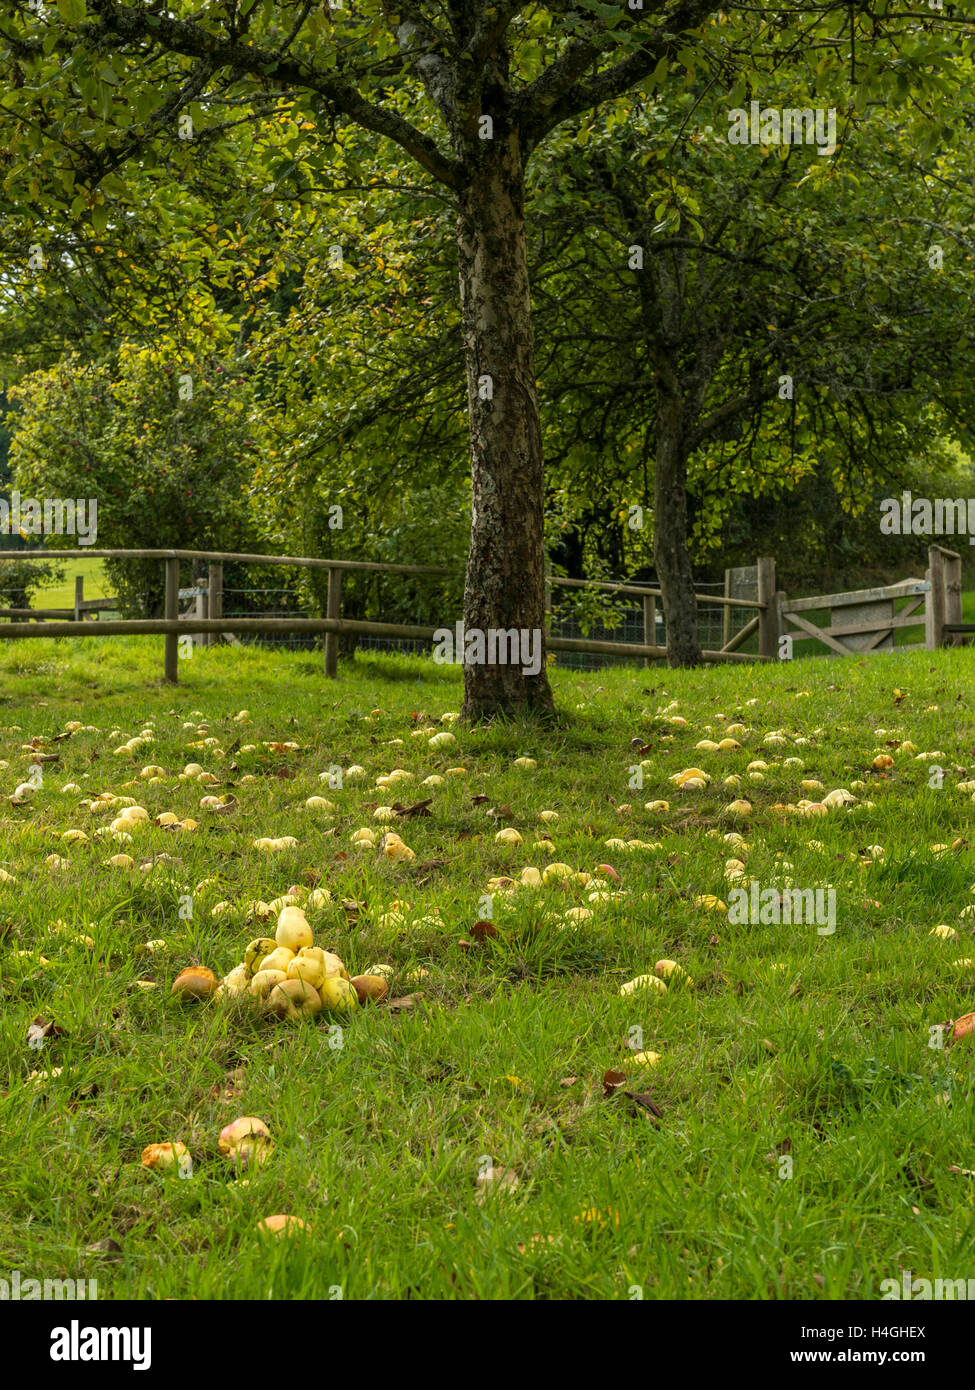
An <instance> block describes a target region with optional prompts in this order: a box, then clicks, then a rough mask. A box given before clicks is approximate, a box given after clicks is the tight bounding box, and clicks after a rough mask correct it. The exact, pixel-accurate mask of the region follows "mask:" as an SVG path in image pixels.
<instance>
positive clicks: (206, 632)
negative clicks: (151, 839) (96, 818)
mask: <svg viewBox="0 0 975 1390" xmlns="http://www.w3.org/2000/svg"><path fill="white" fill-rule="evenodd" d="M50 558H51V552H50V551H13V550H7V551H0V562H2V561H3V560H8V559H9V560H35V561H39V560H49V559H50ZM57 558H58V559H59V560H77V559H92V560H97V559H120V560H122V559H126V560H150V559H156V560H159V561H160V562H161V563H162V564H163V565H164V566H165V574H166V592H165V602H164V614H165V616H164V617H162V618H132V619H128V618H126V619H109V620H107V621H105V620H103V621H101V622H99V623H97V624H95V623H92V624H90V625H87V626H86V628H85V633H84V635H85V636H86V637H114V636H137V635H143V636H164V637H165V639H166V641H165V648H164V660H163V670H164V678H165V679H166V680H167V681H170V682H172V683H175V682H176V680H177V678H178V663H179V640H180V638H181V637H184V636H189V635H191V634H200V635H202V636H203V637H205V639H206V644H207V645H209V644H210V643H212V642H215V641H219V640H220V639H221V638H224V639H226V638H228V637H231V638H232V637H235V636H237V635H238V634H244V633H254V634H260V633H265V634H266V633H323V634H324V636H325V675H326V676H328V677H330V678H333V679H334V677H335V676H336V675H337V673H338V639H339V637H340V636H341V635H342V634H343V633H354V634H357V635H360V636H365V637H402V638H407V639H413V640H416V641H432V640H433V637H434V634H435V632H436V631H437V629H436V628H433V627H415V626H410V625H408V624H405V623H373V622H366V621H364V620H360V619H349V618H343V617H342V616H341V610H342V575H343V574H344V573H345V572H347V571H363V570H371V571H381V572H383V573H386V574H412V575H438V576H440V577H443V576H445V575H450V574H452V573H453V571H451V570H448V569H443V568H437V567H435V566H430V565H393V564H378V563H374V562H371V561H362V560H332V559H320V558H312V557H310V556H295V555H249V554H232V553H228V552H223V551H207V550H90V549H85V550H58V551H57ZM184 560H185V561H191V560H192V561H206V563H207V565H208V567H209V569H208V582H207V585H206V587H205V590H204V586H202V585H198V586H195V588H194V589H192V590H183V591H182V592H183V593H184V595H185V596H187V597H195V599H196V604H195V605H194V610H193V611H192V612H190V613H184V614H182V615H180V612H179V599H180V593H181V591H180V587H179V566H180V562H181V561H184ZM229 563H233V564H255V565H291V566H297V567H299V568H301V567H304V568H309V569H325V570H327V571H328V590H327V595H326V603H325V617H324V618H295V617H284V618H225V617H224V616H223V566H224V565H225V564H229ZM756 568H757V575H758V597H757V599H746V598H731V597H728V596H727V595H725V596H720V595H716V594H698V595H696V597H697V600H698V602H699V603H700V604H702V605H713V606H718V607H725V608H728V609H730V608H743V609H751V610H753V612H754V617H752V618H751V620H750V621H749V622H748V623H746V624H745V626H744V627H743V628H742V629H741V631H739V632H737V633H736V634H735V635H734V636H733V637H731V638H730V639H729V640H728V641H727V642H725V643H724V645H723V646H722V647H721V649H720V650H717V651H705V652H704V659H705V660H706V661H712V662H720V661H754V660H756V657H755V656H754V655H751V654H749V653H745V652H741V651H739V650H738V649H739V648H740V647H741V646H742V645H743V643H744V642H746V641H747V640H748V638H749V637H751V636H752V634H753V633H757V634H758V646H759V651H758V657H757V659H758V660H760V661H768V660H772V659H774V657H775V654H776V637H775V631H774V620H775V609H774V604H773V595H774V592H775V561H774V560H773V559H771V558H767V557H763V558H761V559H760V560H759V561H758V564H757V567H756ZM548 583H549V584H551V585H562V586H566V587H570V588H572V587H577V588H590V589H592V588H595V589H599V590H602V591H605V592H607V593H609V594H610V595H617V594H619V595H623V596H627V597H637V598H640V599H641V600H642V602H643V611H644V624H645V626H644V632H645V633H651V632H652V633H654V635H656V626H655V624H656V605H657V600H658V599H660V598H661V597H662V595H661V592H660V590H659V589H656V588H653V587H651V586H649V585H643V584H622V583H621V584H611V583H592V582H590V581H589V580H585V579H561V578H557V577H553V578H551V579H549V581H548ZM82 592H83V591H81V590H77V589H76V603H75V609H74V611H73V612H72V611H71V610H67V609H62V610H58V609H47V610H45V609H33V610H30V609H29V610H23V609H9V610H0V616H6V617H9V618H12V619H15V620H16V619H17V618H22V617H24V616H25V615H26V613H29V614H30V616H31V617H33V618H35V619H37V618H40V617H41V616H42V614H43V615H44V617H45V618H46V619H48V618H49V620H47V621H44V622H36V621H35V622H17V621H11V622H9V623H8V624H6V625H5V626H2V627H0V640H2V639H3V638H13V639H16V638H22V637H77V636H79V635H80V634H79V632H78V628H77V626H76V624H77V622H79V621H81V620H83V618H84V616H85V614H86V613H88V612H93V611H97V610H99V609H100V610H102V611H105V610H107V609H111V608H112V607H114V606H115V601H114V600H112V599H96V600H85V599H83V598H81V599H80V600H79V597H78V595H80V594H81V593H82ZM59 619H62V620H63V621H58V620H59ZM546 646H547V648H548V650H549V651H555V652H582V653H586V654H591V655H595V656H615V657H627V656H630V657H636V658H642V659H644V660H645V661H650V660H655V659H662V658H666V656H667V648H666V647H665V646H659V645H657V644H656V643H653V642H645V641H644V642H642V643H637V642H600V641H594V640H591V639H589V638H575V637H552V636H546Z"/></svg>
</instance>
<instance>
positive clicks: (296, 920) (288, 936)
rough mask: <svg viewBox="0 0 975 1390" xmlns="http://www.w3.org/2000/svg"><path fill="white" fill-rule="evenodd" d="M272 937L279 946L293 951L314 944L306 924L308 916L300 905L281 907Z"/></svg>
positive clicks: (312, 936)
mask: <svg viewBox="0 0 975 1390" xmlns="http://www.w3.org/2000/svg"><path fill="white" fill-rule="evenodd" d="M274 939H275V941H276V942H277V943H278V945H279V946H285V947H287V949H288V950H289V951H291V952H293V953H296V952H298V951H300V950H301V949H302V947H303V946H311V945H313V944H314V941H315V937H314V935H313V933H312V929H311V927H310V926H309V925H308V918H307V917H306V916H305V914H304V912H303V911H302V910H301V908H300V907H285V908H282V910H281V915H280V916H279V917H278V926H277V930H276V931H275V933H274Z"/></svg>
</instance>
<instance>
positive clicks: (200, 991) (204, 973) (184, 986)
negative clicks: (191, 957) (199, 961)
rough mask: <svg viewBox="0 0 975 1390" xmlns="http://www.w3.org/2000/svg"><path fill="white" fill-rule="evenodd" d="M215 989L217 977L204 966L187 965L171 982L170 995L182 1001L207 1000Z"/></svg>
mask: <svg viewBox="0 0 975 1390" xmlns="http://www.w3.org/2000/svg"><path fill="white" fill-rule="evenodd" d="M216 988H217V977H216V975H214V973H213V971H212V970H210V969H208V968H207V966H205V965H189V966H187V968H186V969H185V970H181V971H180V972H179V974H178V975H177V976H176V979H175V980H174V981H173V987H172V989H171V990H170V993H171V994H177V995H179V996H180V998H182V999H209V998H210V996H211V995H212V994H213V993H214V992H215V990H216Z"/></svg>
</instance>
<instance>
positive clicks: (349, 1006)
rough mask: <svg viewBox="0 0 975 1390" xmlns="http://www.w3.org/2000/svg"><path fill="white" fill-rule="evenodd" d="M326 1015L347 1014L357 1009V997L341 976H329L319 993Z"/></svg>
mask: <svg viewBox="0 0 975 1390" xmlns="http://www.w3.org/2000/svg"><path fill="white" fill-rule="evenodd" d="M319 993H320V995H321V1000H322V1008H323V1009H324V1010H325V1011H326V1013H331V1014H347V1013H352V1012H353V1011H354V1010H355V1009H357V1008H358V1007H359V996H358V994H357V993H356V991H355V990H354V989H353V988H352V985H351V984H350V983H349V981H348V980H346V979H344V978H343V977H342V976H341V975H329V976H327V977H326V979H325V980H324V982H323V984H322V987H321V990H320V991H319Z"/></svg>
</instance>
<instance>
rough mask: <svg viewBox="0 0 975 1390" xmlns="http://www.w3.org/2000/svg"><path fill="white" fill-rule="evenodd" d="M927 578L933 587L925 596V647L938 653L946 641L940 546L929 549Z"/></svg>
mask: <svg viewBox="0 0 975 1390" xmlns="http://www.w3.org/2000/svg"><path fill="white" fill-rule="evenodd" d="M925 578H926V579H927V581H928V583H929V584H930V585H931V587H930V589H929V590H928V592H927V594H926V595H925V600H926V601H925V605H924V645H925V647H926V648H927V649H928V651H929V652H936V651H938V650H939V648H940V647H941V644H942V643H943V642H944V640H945V633H944V627H945V557H944V553H943V551H942V549H941V547H940V545H932V546H929V548H928V572H927V574H926V575H925Z"/></svg>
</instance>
